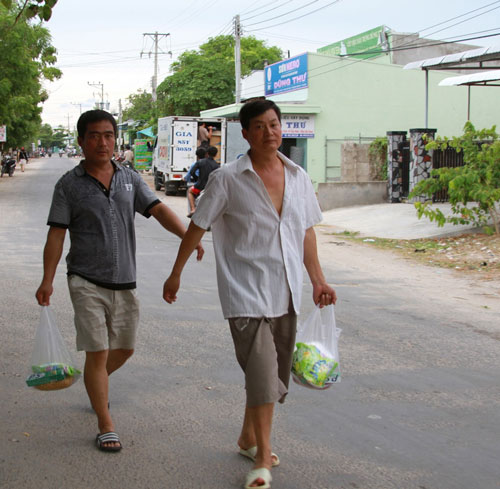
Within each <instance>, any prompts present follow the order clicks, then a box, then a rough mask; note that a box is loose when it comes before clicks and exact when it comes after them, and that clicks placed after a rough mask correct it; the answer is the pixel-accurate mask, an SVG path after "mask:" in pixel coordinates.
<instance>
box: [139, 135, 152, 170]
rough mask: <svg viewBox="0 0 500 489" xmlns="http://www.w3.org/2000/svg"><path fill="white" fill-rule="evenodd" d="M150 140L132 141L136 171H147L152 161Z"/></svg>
mask: <svg viewBox="0 0 500 489" xmlns="http://www.w3.org/2000/svg"><path fill="white" fill-rule="evenodd" d="M153 143H154V141H153V140H152V139H136V140H135V141H134V165H135V168H136V170H149V169H150V168H151V162H152V160H153Z"/></svg>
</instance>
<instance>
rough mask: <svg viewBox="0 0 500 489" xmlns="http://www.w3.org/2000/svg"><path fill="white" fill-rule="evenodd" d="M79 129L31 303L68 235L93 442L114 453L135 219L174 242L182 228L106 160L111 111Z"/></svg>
mask: <svg viewBox="0 0 500 489" xmlns="http://www.w3.org/2000/svg"><path fill="white" fill-rule="evenodd" d="M77 131H78V144H79V145H80V147H81V148H82V150H83V153H84V156H85V159H84V160H82V161H81V162H80V164H79V165H78V166H76V167H75V168H74V169H72V170H70V171H68V172H67V173H65V174H64V175H63V176H62V177H61V178H60V179H59V181H58V182H57V183H56V186H55V189H54V194H53V198H52V205H51V208H50V212H49V217H48V223H47V224H48V225H49V231H48V235H47V241H46V243H45V248H44V252H43V268H44V273H43V279H42V282H41V284H40V286H39V288H38V290H37V292H36V298H37V300H38V303H39V304H40V305H49V303H50V297H51V295H52V293H53V280H54V276H55V273H56V268H57V264H58V263H59V260H60V258H61V255H62V251H63V244H64V239H65V236H66V231H67V230H69V234H70V241H71V247H70V251H69V253H68V255H67V257H66V262H67V267H68V286H69V291H70V297H71V301H72V304H73V308H74V313H75V327H76V345H77V349H78V350H79V351H85V367H84V382H85V387H86V390H87V393H88V396H89V399H90V402H91V405H92V407H93V409H94V411H95V413H96V415H97V424H98V428H99V432H98V435H97V437H96V444H97V447H98V448H99V449H100V450H103V451H119V450H121V448H122V444H121V442H120V439H119V437H118V435H117V434H116V432H115V426H114V423H113V420H112V418H111V415H110V411H109V404H108V402H109V400H108V389H109V376H110V375H111V374H112V373H113V372H114V371H116V370H117V369H119V368H120V367H121V366H122V365H123V364H124V363H125V362H126V361H127V360H128V359H129V358H130V357H131V355H132V354H133V352H134V347H135V338H136V333H137V328H138V323H139V303H138V300H137V293H136V262H135V227H134V216H135V213H139V214H142V215H143V216H144V217H146V218H149V217H150V216H153V217H154V218H155V219H156V220H157V221H158V222H159V223H160V224H161V225H162V226H163V227H164V228H165V229H166V230H167V231H169V232H171V233H173V234H175V235H177V236H179V237H180V238H182V237H183V236H184V234H185V231H186V229H185V227H184V225H183V224H182V222H181V221H180V219H179V218H178V217H177V216H176V214H174V212H173V211H172V210H171V209H169V208H168V207H167V206H166V205H164V204H163V203H161V202H160V201H159V200H158V199H157V198H156V196H155V194H154V193H153V192H152V191H151V190H150V188H149V187H148V185H147V184H146V183H145V182H144V180H143V179H142V177H141V176H140V175H139V174H137V173H136V172H134V171H132V170H130V169H128V168H125V167H123V166H121V165H118V164H115V163H114V162H113V161H112V159H111V158H112V156H113V150H114V146H115V141H116V133H117V126H116V121H115V119H114V118H113V116H112V115H111V114H109V113H108V112H106V111H103V110H91V111H88V112H85V113H83V114H82V115H81V116H80V118H79V120H78V123H77ZM196 248H197V250H198V253H197V258H198V260H201V258H202V256H203V248H202V246H201V244H199V243H198V244H197V245H196Z"/></svg>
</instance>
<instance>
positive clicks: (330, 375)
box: [292, 304, 341, 389]
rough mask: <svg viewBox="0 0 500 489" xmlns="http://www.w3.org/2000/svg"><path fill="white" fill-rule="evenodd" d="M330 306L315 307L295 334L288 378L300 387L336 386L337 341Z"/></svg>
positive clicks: (337, 369)
mask: <svg viewBox="0 0 500 489" xmlns="http://www.w3.org/2000/svg"><path fill="white" fill-rule="evenodd" d="M340 332H341V330H340V329H338V328H337V327H336V324H335V312H334V306H333V304H332V305H330V306H326V307H323V308H321V309H320V308H319V306H316V307H315V308H314V310H313V311H312V312H311V314H310V315H309V316H308V317H307V319H306V321H305V322H304V323H303V324H301V325H300V326H299V328H298V330H297V342H296V345H295V351H294V353H293V360H292V378H293V380H294V381H295V382H296V383H297V384H299V385H302V386H304V387H309V388H311V389H327V388H329V387H331V386H332V384H335V383H336V382H340V366H339V352H338V338H339V336H340Z"/></svg>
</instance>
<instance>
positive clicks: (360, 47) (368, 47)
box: [318, 25, 387, 59]
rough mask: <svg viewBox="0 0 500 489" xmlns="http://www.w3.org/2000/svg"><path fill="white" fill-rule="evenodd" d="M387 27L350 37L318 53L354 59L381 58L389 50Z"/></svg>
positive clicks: (321, 49)
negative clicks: (383, 52) (384, 51)
mask: <svg viewBox="0 0 500 489" xmlns="http://www.w3.org/2000/svg"><path fill="white" fill-rule="evenodd" d="M384 33H385V27H384V26H383V25H381V26H380V27H376V28H375V29H370V30H369V31H366V32H362V33H361V34H357V35H356V36H352V37H348V38H347V39H344V40H343V41H339V42H335V43H333V44H330V45H328V46H325V47H323V48H319V49H318V53H321V54H327V55H329V56H352V57H353V58H359V59H369V58H373V57H376V56H380V54H382V51H383V50H384V49H387V46H386V39H385V35H384Z"/></svg>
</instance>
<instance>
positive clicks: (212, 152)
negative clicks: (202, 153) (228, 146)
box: [207, 146, 217, 159]
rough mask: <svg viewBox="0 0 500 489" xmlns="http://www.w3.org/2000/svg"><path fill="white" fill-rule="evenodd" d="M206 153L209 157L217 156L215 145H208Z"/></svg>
mask: <svg viewBox="0 0 500 489" xmlns="http://www.w3.org/2000/svg"><path fill="white" fill-rule="evenodd" d="M207 155H208V156H209V157H210V158H212V159H213V158H215V157H216V156H217V148H216V147H215V146H210V147H209V148H208V150H207Z"/></svg>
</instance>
